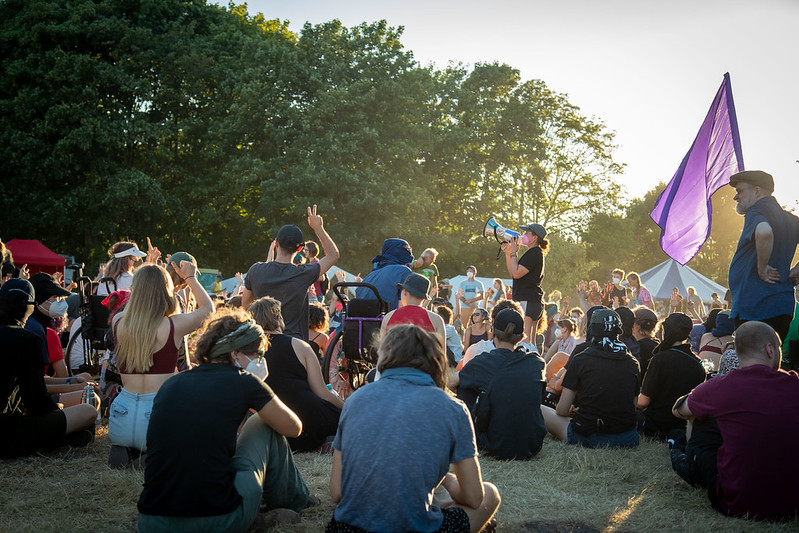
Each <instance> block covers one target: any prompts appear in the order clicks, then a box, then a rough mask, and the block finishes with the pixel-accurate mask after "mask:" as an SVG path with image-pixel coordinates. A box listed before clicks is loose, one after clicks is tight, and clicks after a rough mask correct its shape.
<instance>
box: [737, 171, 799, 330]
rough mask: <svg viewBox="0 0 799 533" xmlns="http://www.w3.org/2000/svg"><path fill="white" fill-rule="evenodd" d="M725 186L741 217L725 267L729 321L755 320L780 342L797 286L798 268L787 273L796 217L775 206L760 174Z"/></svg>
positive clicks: (770, 183) (769, 183) (798, 237)
mask: <svg viewBox="0 0 799 533" xmlns="http://www.w3.org/2000/svg"><path fill="white" fill-rule="evenodd" d="M730 185H731V186H732V187H735V191H736V194H735V198H734V199H735V201H736V202H738V205H737V206H736V207H735V210H736V211H737V212H738V214H739V215H744V217H745V218H744V227H743V231H742V232H741V238H740V240H739V241H738V248H737V249H736V250H735V255H734V256H733V258H732V261H731V262H730V274H729V283H730V292H731V293H732V310H731V312H730V316H731V317H732V318H734V319H735V326H736V328H737V327H738V326H739V325H741V324H742V323H744V322H746V321H748V320H759V321H761V322H765V323H766V324H768V325H770V326H771V327H773V328H774V330H775V331H776V332H777V333H778V334H779V336H780V339H784V338H785V335H786V334H787V333H788V326H789V325H790V323H791V320H792V319H793V311H794V297H793V287H794V285H796V284H797V283H799V263H798V264H797V265H795V266H794V267H793V268H791V260H792V259H793V256H794V253H795V252H796V245H797V244H798V243H799V218H797V217H796V216H795V215H793V214H791V213H788V212H787V211H785V210H784V209H783V208H782V207H780V205H779V204H778V203H777V200H776V199H775V198H774V197H773V196H772V193H773V192H774V179H773V178H772V177H771V175H770V174H767V173H766V172H763V171H762V170H746V171H743V172H739V173H737V174H734V175H732V176H731V177H730Z"/></svg>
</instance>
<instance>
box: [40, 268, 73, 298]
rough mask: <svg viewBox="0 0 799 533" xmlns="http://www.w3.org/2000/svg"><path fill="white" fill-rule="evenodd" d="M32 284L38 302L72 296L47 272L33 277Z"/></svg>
mask: <svg viewBox="0 0 799 533" xmlns="http://www.w3.org/2000/svg"><path fill="white" fill-rule="evenodd" d="M30 282H31V285H33V288H34V290H35V291H36V300H37V301H38V302H44V301H45V300H47V299H48V298H50V297H51V296H69V295H70V294H71V293H70V292H69V291H68V290H66V289H65V288H63V287H62V286H61V285H59V284H58V283H57V282H56V280H55V278H54V277H53V276H51V275H50V274H48V273H47V272H37V273H36V274H34V275H33V276H31V279H30Z"/></svg>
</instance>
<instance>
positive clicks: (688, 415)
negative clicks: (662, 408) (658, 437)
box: [671, 394, 694, 420]
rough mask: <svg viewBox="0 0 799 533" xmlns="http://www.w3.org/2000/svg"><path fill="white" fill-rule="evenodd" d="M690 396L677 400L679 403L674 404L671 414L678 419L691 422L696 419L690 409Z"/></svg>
mask: <svg viewBox="0 0 799 533" xmlns="http://www.w3.org/2000/svg"><path fill="white" fill-rule="evenodd" d="M687 398H688V395H687V394H686V395H685V396H681V397H680V398H677V401H676V402H675V403H674V406H675V407H674V408H673V409H672V410H671V413H672V414H673V415H674V416H676V417H677V418H683V419H685V420H691V419H693V417H694V414H693V413H692V412H691V410H690V409H689V408H688V400H687Z"/></svg>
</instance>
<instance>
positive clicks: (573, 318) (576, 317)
mask: <svg viewBox="0 0 799 533" xmlns="http://www.w3.org/2000/svg"><path fill="white" fill-rule="evenodd" d="M572 320H574V321H575V322H580V317H579V316H577V315H572Z"/></svg>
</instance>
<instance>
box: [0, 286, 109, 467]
mask: <svg viewBox="0 0 799 533" xmlns="http://www.w3.org/2000/svg"><path fill="white" fill-rule="evenodd" d="M35 305H36V299H35V292H34V290H33V286H32V285H31V284H30V282H29V281H27V280H24V279H10V280H8V281H6V282H5V283H3V285H2V287H0V346H2V350H0V361H2V368H3V372H1V373H0V397H1V398H2V402H3V405H4V406H5V408H4V410H3V413H2V414H0V435H2V437H0V457H16V456H20V455H28V454H31V453H34V452H36V451H37V450H39V449H45V448H54V447H57V446H61V445H64V444H70V445H73V446H80V445H82V446H85V445H87V444H89V443H90V442H91V441H92V440H93V439H94V422H95V419H96V418H97V410H96V406H98V405H99V403H100V400H99V398H97V396H96V395H95V394H94V393H92V396H93V398H92V399H91V400H92V402H91V404H88V403H86V404H80V405H75V406H73V407H67V408H63V409H60V408H59V407H61V406H59V405H58V404H56V402H55V401H53V399H52V398H51V396H50V394H48V393H47V389H46V388H45V385H44V378H43V376H42V345H41V340H40V339H39V337H37V336H36V335H35V334H34V333H31V332H29V331H26V330H25V329H23V326H24V325H25V321H26V320H28V319H29V318H30V316H31V313H32V312H33V308H34V306H35Z"/></svg>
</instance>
